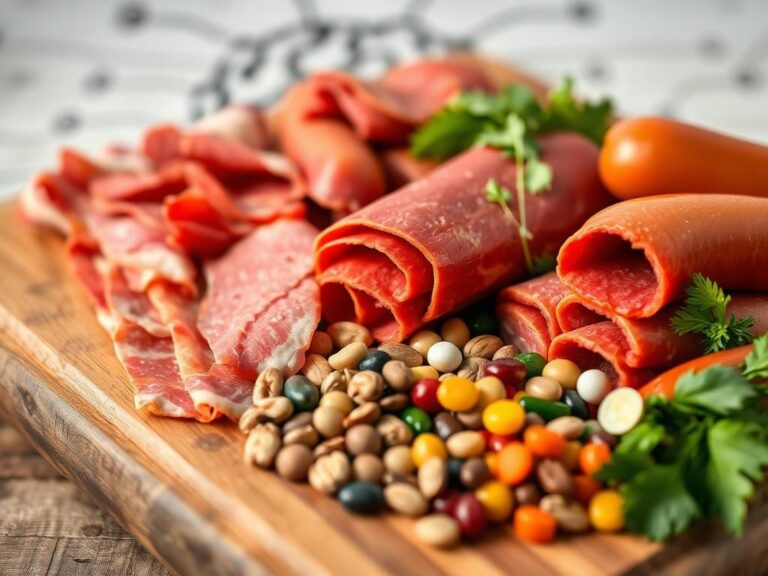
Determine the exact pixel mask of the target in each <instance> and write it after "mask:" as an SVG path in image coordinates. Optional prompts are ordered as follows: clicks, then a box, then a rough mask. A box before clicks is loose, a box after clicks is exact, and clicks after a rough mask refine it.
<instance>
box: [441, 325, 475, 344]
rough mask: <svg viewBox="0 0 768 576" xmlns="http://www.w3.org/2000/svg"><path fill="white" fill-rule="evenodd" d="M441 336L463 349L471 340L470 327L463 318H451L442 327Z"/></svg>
mask: <svg viewBox="0 0 768 576" xmlns="http://www.w3.org/2000/svg"><path fill="white" fill-rule="evenodd" d="M440 336H441V337H442V339H443V340H445V341H446V342H450V343H451V344H453V345H454V346H456V348H458V349H459V350H461V349H462V348H463V347H464V345H465V344H466V343H467V342H468V341H469V338H470V334H469V327H468V326H467V323H466V322H464V320H462V319H461V318H449V319H448V320H446V321H445V322H444V323H443V326H442V327H441V328H440Z"/></svg>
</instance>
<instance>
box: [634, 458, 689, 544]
mask: <svg viewBox="0 0 768 576" xmlns="http://www.w3.org/2000/svg"><path fill="white" fill-rule="evenodd" d="M620 491H621V494H622V495H623V496H624V517H625V519H626V522H627V528H628V529H629V530H630V531H631V532H639V533H642V534H645V535H646V536H648V537H649V538H650V539H651V540H665V539H666V538H668V537H670V536H672V535H675V534H680V533H681V532H683V531H684V530H685V529H686V528H687V527H688V526H689V525H690V524H691V523H692V522H693V521H694V520H697V519H698V518H700V517H701V509H700V507H699V505H698V504H697V502H696V500H694V498H693V496H691V494H690V493H689V492H688V490H687V489H686V487H685V483H684V482H683V474H682V470H681V469H680V467H679V466H676V465H671V464H670V465H657V466H654V467H652V468H649V469H647V470H644V471H641V472H639V473H638V474H636V475H635V476H634V477H633V478H632V479H631V480H630V481H629V482H627V483H626V484H623V485H622V486H621V488H620Z"/></svg>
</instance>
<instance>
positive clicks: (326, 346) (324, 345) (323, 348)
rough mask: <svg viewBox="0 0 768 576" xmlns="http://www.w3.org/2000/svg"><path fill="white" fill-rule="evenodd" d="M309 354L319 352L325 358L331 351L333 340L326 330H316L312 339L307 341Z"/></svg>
mask: <svg viewBox="0 0 768 576" xmlns="http://www.w3.org/2000/svg"><path fill="white" fill-rule="evenodd" d="M309 352H310V354H320V356H325V357H326V358H327V357H328V356H330V355H331V352H333V341H332V340H331V337H330V336H329V335H328V333H327V332H323V331H322V330H317V331H316V332H315V333H314V334H313V335H312V340H311V341H310V343H309Z"/></svg>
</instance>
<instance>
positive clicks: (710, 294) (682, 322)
mask: <svg viewBox="0 0 768 576" xmlns="http://www.w3.org/2000/svg"><path fill="white" fill-rule="evenodd" d="M686 294H687V295H688V297H687V298H686V300H685V304H684V306H683V307H682V308H681V309H680V310H678V311H677V313H676V314H675V315H674V316H673V317H672V320H671V322H670V325H671V326H672V329H673V330H674V331H675V333H677V334H678V335H680V336H682V335H684V334H690V333H696V334H701V335H702V336H703V337H704V338H703V342H704V347H705V350H706V352H717V351H718V350H725V349H726V348H734V347H736V346H743V345H744V344H749V343H750V342H751V341H752V338H753V335H752V333H751V332H750V330H751V328H752V327H753V326H754V325H755V319H754V318H753V317H751V316H749V317H747V318H740V319H737V318H736V317H735V316H734V315H733V314H730V315H729V314H727V313H726V309H727V307H728V304H729V303H730V301H731V297H730V296H727V295H726V294H725V293H724V292H723V290H722V288H720V286H718V285H717V283H716V282H714V281H712V280H710V279H709V278H707V277H706V276H703V275H702V274H698V273H696V274H694V275H693V277H692V278H691V283H690V285H689V286H688V288H687V289H686Z"/></svg>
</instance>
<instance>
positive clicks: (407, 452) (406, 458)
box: [382, 446, 416, 474]
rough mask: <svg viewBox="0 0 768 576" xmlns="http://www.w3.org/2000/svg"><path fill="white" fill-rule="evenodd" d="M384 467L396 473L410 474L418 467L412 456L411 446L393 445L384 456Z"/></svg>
mask: <svg viewBox="0 0 768 576" xmlns="http://www.w3.org/2000/svg"><path fill="white" fill-rule="evenodd" d="M382 460H383V461H384V467H385V468H386V469H387V470H388V471H389V472H392V473H394V474H410V473H411V472H413V470H414V468H415V467H416V466H415V465H414V463H413V458H411V448H410V446H392V447H391V448H388V449H387V451H386V452H384V456H383V457H382Z"/></svg>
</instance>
